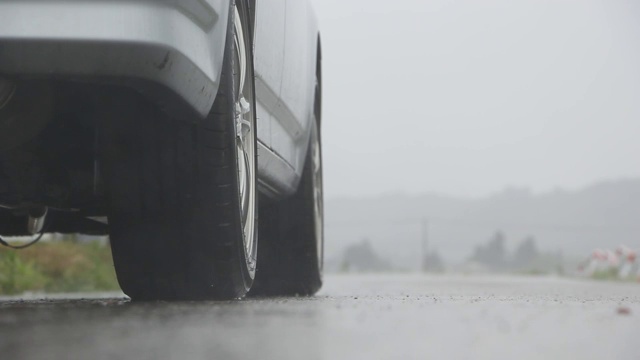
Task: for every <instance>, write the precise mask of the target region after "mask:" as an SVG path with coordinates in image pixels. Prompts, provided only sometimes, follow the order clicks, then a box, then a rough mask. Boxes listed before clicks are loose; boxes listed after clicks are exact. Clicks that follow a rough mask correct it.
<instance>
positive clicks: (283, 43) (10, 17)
mask: <svg viewBox="0 0 640 360" xmlns="http://www.w3.org/2000/svg"><path fill="white" fill-rule="evenodd" d="M321 74H322V73H321V48H320V37H319V31H318V25H317V22H316V18H315V16H314V13H313V10H312V8H311V6H310V4H309V3H308V1H306V0H235V1H234V0H120V1H113V0H75V1H70V0H49V1H41V0H1V1H0V234H3V235H29V234H31V235H33V236H34V237H35V236H38V235H39V234H42V233H46V232H74V233H76V232H77V233H85V234H109V236H110V241H111V247H112V251H113V259H114V263H115V268H116V273H117V276H118V281H119V283H120V285H121V287H122V289H123V291H124V292H125V293H126V294H127V295H129V296H130V297H131V298H133V299H136V300H154V299H169V300H171V299H196V300H197V299H232V298H240V297H242V296H244V295H245V294H247V292H249V290H250V289H251V292H250V293H251V294H256V295H288V294H300V295H309V294H313V293H315V292H316V291H317V290H318V289H319V288H320V286H321V284H322V256H323V209H322V157H321V151H320V149H321V145H320V122H321V121H320V120H321V87H322V78H321ZM258 239H259V240H260V241H258Z"/></svg>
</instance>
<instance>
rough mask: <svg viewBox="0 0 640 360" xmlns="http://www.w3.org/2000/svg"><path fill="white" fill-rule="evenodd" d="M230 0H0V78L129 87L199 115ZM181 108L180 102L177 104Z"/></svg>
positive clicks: (212, 88) (211, 92)
mask: <svg viewBox="0 0 640 360" xmlns="http://www.w3.org/2000/svg"><path fill="white" fill-rule="evenodd" d="M229 6H230V3H229V0H46V1H44V0H0V76H6V77H51V78H61V79H71V80H79V81H92V82H95V81H97V82H104V83H117V84H125V85H130V86H133V87H136V88H138V89H139V90H140V91H141V92H143V93H146V94H148V95H149V96H150V97H152V98H154V100H156V101H157V102H158V103H159V104H161V105H162V106H164V107H166V108H168V109H169V110H172V108H176V107H177V106H183V105H184V107H185V108H189V109H190V110H192V111H194V112H195V113H196V114H198V115H199V116H200V117H204V116H206V115H207V113H208V112H209V110H210V108H211V106H212V104H213V101H214V98H215V95H216V93H217V90H218V84H219V78H220V70H221V68H222V61H223V53H224V42H225V39H226V31H227V21H228V14H229ZM177 104H182V105H177Z"/></svg>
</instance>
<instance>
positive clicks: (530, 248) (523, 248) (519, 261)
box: [512, 236, 540, 269]
mask: <svg viewBox="0 0 640 360" xmlns="http://www.w3.org/2000/svg"><path fill="white" fill-rule="evenodd" d="M539 256H540V253H539V251H538V246H537V245H536V241H535V239H534V238H533V237H531V236H530V237H528V238H526V239H524V240H523V241H522V242H521V243H520V245H518V247H517V248H516V251H515V253H514V254H513V260H512V262H513V266H514V267H515V268H517V269H519V268H523V267H527V266H529V265H531V264H532V263H533V262H534V261H535V260H536V259H537V258H538V257H539Z"/></svg>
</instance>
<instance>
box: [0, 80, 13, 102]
mask: <svg viewBox="0 0 640 360" xmlns="http://www.w3.org/2000/svg"><path fill="white" fill-rule="evenodd" d="M15 92H16V84H15V83H14V82H12V81H9V80H6V79H3V78H0V109H2V108H4V107H5V106H6V105H7V104H8V103H9V101H11V98H13V94H15Z"/></svg>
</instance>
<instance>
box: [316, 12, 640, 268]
mask: <svg viewBox="0 0 640 360" xmlns="http://www.w3.org/2000/svg"><path fill="white" fill-rule="evenodd" d="M314 6H315V9H316V12H317V14H318V18H319V21H320V26H321V29H322V38H323V67H324V71H323V77H324V94H323V96H324V98H323V102H324V104H323V105H324V108H323V111H324V113H323V118H324V122H323V142H324V149H323V151H324V166H325V168H324V171H325V199H326V226H327V229H326V237H327V254H326V255H327V258H328V259H331V258H332V257H338V256H340V254H342V253H343V252H344V251H346V250H345V249H347V248H348V247H349V246H352V245H353V244H357V243H361V242H362V241H364V240H363V239H365V238H366V239H368V240H367V242H368V243H370V244H371V245H372V246H373V248H375V250H376V251H377V252H378V253H379V254H382V255H383V256H384V257H385V258H386V259H385V260H386V261H390V262H393V263H395V264H401V265H402V264H404V265H408V266H409V267H412V266H415V267H417V266H419V263H420V242H421V241H422V240H421V239H422V237H424V235H423V234H422V232H423V230H421V228H422V225H421V224H422V223H423V221H425V219H426V221H427V222H428V236H427V238H428V243H429V246H430V247H432V248H435V249H437V250H438V251H439V253H440V254H441V255H442V256H443V257H444V258H445V259H446V260H447V261H451V262H458V261H463V260H464V259H467V258H469V257H470V256H471V255H472V253H473V251H474V249H475V247H477V246H478V244H482V243H486V242H487V240H489V239H490V238H491V237H492V236H494V234H495V233H496V232H497V231H502V232H503V233H504V235H505V239H506V241H505V243H506V246H507V248H508V249H509V250H510V251H512V250H513V249H514V248H515V247H516V245H517V244H518V243H519V242H521V241H522V240H523V239H524V238H527V237H533V238H534V239H535V241H536V244H537V245H538V247H539V248H541V249H543V250H544V251H549V252H554V253H557V252H560V253H562V254H564V256H567V257H571V256H576V257H579V256H582V255H584V256H587V255H588V254H589V252H590V251H591V249H593V248H595V247H615V246H617V245H618V244H621V243H625V244H627V245H629V246H631V247H633V248H638V247H640V226H639V225H638V224H637V220H636V219H637V216H638V214H639V212H638V210H640V209H639V207H640V181H639V180H636V179H640V167H639V166H638V165H639V164H640V161H638V159H637V154H639V153H640V141H638V138H639V136H640V121H638V120H640V101H639V100H640V66H639V65H638V64H640V22H639V21H638V19H640V3H639V2H637V1H633V0H629V1H604V0H603V1H595V0H581V1H557V0H547V1H544V0H521V1H506V0H505V1H495V0H490V1H445V0H431V1H422V0H407V1H404V2H401V3H398V2H390V1H381V0H366V1H365V0H316V1H314Z"/></svg>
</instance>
